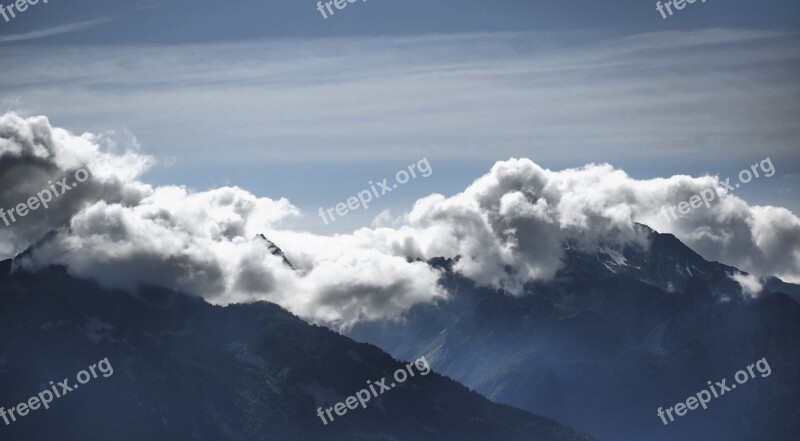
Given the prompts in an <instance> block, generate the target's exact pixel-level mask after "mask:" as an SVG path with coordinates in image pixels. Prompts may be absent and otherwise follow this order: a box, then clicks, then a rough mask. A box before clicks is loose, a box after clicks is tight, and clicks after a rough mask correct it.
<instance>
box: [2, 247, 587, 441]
mask: <svg viewBox="0 0 800 441" xmlns="http://www.w3.org/2000/svg"><path fill="white" fill-rule="evenodd" d="M265 240H266V239H265ZM268 245H269V246H270V247H271V248H272V247H273V246H274V245H272V244H271V243H269V244H268ZM275 252H276V253H279V252H280V250H277V249H276V250H275ZM286 263H287V264H289V263H288V261H287V262H286ZM0 339H2V341H3V345H2V349H0V406H4V407H5V408H6V409H9V408H11V407H15V406H17V404H18V403H23V402H27V401H28V399H29V398H30V397H35V396H37V394H38V393H39V392H40V391H43V390H48V389H49V388H50V385H49V384H50V383H49V382H50V381H55V382H60V381H61V380H62V379H70V383H69V384H67V385H70V384H72V383H75V384H74V385H73V389H74V390H73V391H71V392H69V393H68V394H65V395H64V396H62V397H60V398H58V399H55V400H54V401H53V402H52V403H51V404H50V406H49V409H46V410H45V409H42V408H41V407H39V409H38V410H36V411H30V412H29V413H27V414H26V415H24V416H19V415H18V416H17V419H16V421H12V422H10V424H5V425H4V423H2V420H0V439H2V440H15V441H16V440H25V441H44V440H53V439H59V440H69V441H72V440H75V441H77V440H80V441H94V440H97V441H101V440H102V441H107V440H114V441H125V440H137V441H140V440H165V441H166V440H170V441H172V440H208V441H212V440H213V441H218V440H242V441H244V440H385V441H390V440H391V441H396V440H409V441H412V440H476V441H477V440H489V439H491V440H509V441H510V440H543V441H578V440H583V441H591V438H590V437H588V436H586V435H583V434H580V433H577V432H576V431H574V430H571V429H569V428H567V427H565V426H563V425H561V424H559V423H557V422H556V421H553V420H551V419H549V418H543V417H539V416H536V415H532V414H530V413H528V412H525V411H522V410H519V409H514V408H512V407H510V406H507V405H502V404H496V403H492V402H490V401H489V400H487V399H486V398H484V397H482V396H480V395H479V394H477V393H475V392H473V391H470V390H469V389H467V388H466V387H464V386H462V385H460V384H458V383H456V382H455V381H453V380H451V379H449V378H446V377H444V376H441V375H439V374H437V373H435V372H430V373H429V374H428V375H425V376H421V375H417V376H415V377H414V378H410V379H408V380H407V381H405V382H404V383H402V384H398V385H397V386H396V387H393V388H392V390H390V391H385V392H382V393H380V395H379V396H377V398H373V399H372V401H371V402H370V403H369V405H368V407H366V409H363V408H360V407H359V408H356V409H355V410H350V411H349V412H348V413H347V414H345V415H343V416H336V419H335V420H334V421H328V422H327V424H326V423H323V421H321V419H320V418H319V417H318V415H317V409H318V408H320V407H321V408H323V409H324V408H327V407H331V406H334V405H335V404H336V403H338V402H344V401H345V398H346V397H347V396H349V395H354V394H356V393H357V392H358V391H359V390H362V389H366V388H367V387H368V386H367V381H368V380H371V381H375V380H379V379H380V378H382V377H389V376H390V375H392V374H393V372H394V371H395V370H396V369H398V368H400V369H402V368H403V366H404V365H403V364H402V363H401V362H400V361H397V360H395V359H393V358H392V357H390V356H389V355H387V354H386V353H384V352H383V351H381V350H380V349H378V348H377V347H375V346H372V345H370V344H364V343H356V342H354V341H352V340H350V339H349V338H347V337H345V336H342V335H341V334H339V333H336V332H334V331H331V330H329V329H327V328H324V327H319V326H315V325H311V324H308V323H306V322H305V321H303V320H301V319H299V318H298V317H296V316H294V315H292V314H290V313H289V312H287V311H286V310H284V309H282V308H281V307H279V306H277V305H274V304H271V303H267V302H257V303H251V304H235V305H230V306H227V307H221V306H215V305H211V304H209V303H207V302H205V301H204V300H202V299H200V298H197V297H193V296H190V295H187V294H183V293H180V292H176V291H171V290H167V289H164V288H160V287H156V286H143V287H141V289H140V290H139V292H138V293H137V295H131V294H128V293H126V292H123V291H118V290H114V289H106V288H103V287H101V286H99V285H97V284H96V283H94V282H92V281H88V280H81V279H78V278H76V277H73V276H71V275H70V274H68V272H67V271H66V270H65V269H64V268H63V267H58V266H51V267H46V268H44V269H41V270H37V271H35V272H29V271H26V270H22V269H19V268H17V265H15V262H14V261H13V260H6V261H3V262H0ZM102 359H107V360H108V363H109V364H110V365H111V366H112V367H113V374H112V375H110V376H108V377H107V378H104V377H103V376H99V377H98V378H96V379H92V380H91V381H90V382H88V383H86V384H85V385H84V384H81V385H80V386H81V387H80V389H78V388H77V386H79V385H78V384H77V382H76V378H77V377H76V374H77V373H79V372H80V371H81V370H82V369H86V368H87V367H88V366H90V365H91V364H92V363H96V362H97V361H98V360H102ZM433 368H434V371H435V367H433ZM23 413H24V412H23Z"/></svg>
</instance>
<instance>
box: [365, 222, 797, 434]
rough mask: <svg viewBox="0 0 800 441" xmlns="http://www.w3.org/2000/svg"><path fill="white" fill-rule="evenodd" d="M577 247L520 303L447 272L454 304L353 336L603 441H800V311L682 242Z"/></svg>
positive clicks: (655, 239)
mask: <svg viewBox="0 0 800 441" xmlns="http://www.w3.org/2000/svg"><path fill="white" fill-rule="evenodd" d="M642 228H646V227H643V226H642ZM566 248H568V249H567V251H566V259H565V263H564V267H563V268H562V269H561V270H560V271H559V272H558V273H557V274H556V277H555V278H554V279H553V280H551V281H548V282H537V283H531V284H529V286H527V289H526V293H525V295H523V296H519V297H513V296H509V295H505V294H503V293H500V292H496V291H494V290H491V289H486V288H481V287H477V286H475V285H474V284H473V283H472V282H470V281H469V280H466V279H464V278H462V277H460V276H459V275H457V274H455V273H454V272H453V271H452V269H451V266H452V262H451V261H446V260H442V259H437V260H435V261H433V262H431V264H433V265H436V266H439V267H441V268H443V269H444V270H445V271H446V274H447V276H446V278H445V282H444V284H445V285H446V287H447V288H448V290H450V292H452V293H454V295H453V299H452V300H451V301H449V302H442V303H440V304H438V305H435V306H419V307H415V308H414V309H412V311H411V312H410V314H408V316H407V319H406V320H405V321H404V322H402V323H366V324H360V325H358V326H356V327H355V328H354V329H352V330H351V331H350V332H349V335H350V336H351V337H353V338H355V339H356V340H359V341H366V342H371V343H374V344H376V345H378V346H380V347H381V348H383V349H385V350H387V351H388V352H389V353H391V354H393V355H394V356H396V357H401V358H402V357H405V356H407V355H408V354H425V355H426V357H427V358H428V359H429V360H431V362H432V363H435V364H436V365H437V366H439V369H440V370H441V372H443V373H445V374H446V375H448V376H451V377H452V378H455V379H457V380H458V381H460V382H462V383H464V384H466V385H467V386H469V387H470V388H473V389H475V390H477V391H478V392H481V393H482V394H484V395H486V396H487V397H489V398H491V399H493V400H496V401H499V402H504V403H508V404H512V405H514V406H518V407H521V408H524V409H526V410H529V411H532V412H534V413H538V414H542V415H546V416H549V417H552V418H555V419H558V420H559V421H562V422H565V423H566V424H568V425H570V426H572V427H576V428H578V429H579V430H584V431H587V432H589V433H592V434H593V435H595V436H597V437H598V438H599V439H608V440H618V441H634V440H642V439H647V440H664V441H666V440H675V439H683V440H708V439H725V440H728V441H731V440H741V441H750V440H756V439H769V440H790V439H798V438H797V437H796V435H795V434H796V433H797V432H798V430H799V429H800V418H798V416H800V415H799V414H798V409H800V381H798V375H797V368H796V367H797V366H798V365H800V304H798V303H797V302H795V301H793V300H792V299H791V298H790V297H788V296H787V295H785V294H783V293H779V292H769V284H768V286H767V289H765V290H763V291H762V292H761V293H760V295H759V296H758V297H757V298H756V299H753V298H751V297H750V296H747V295H744V293H743V292H742V289H741V288H740V286H739V284H738V283H736V282H735V281H733V280H732V279H731V277H730V275H731V274H743V273H741V272H739V271H738V270H736V269H735V268H733V267H729V266H726V265H722V264H719V263H715V262H707V261H705V260H704V259H702V257H700V256H699V255H697V254H696V253H695V252H693V251H692V250H690V249H689V248H688V247H686V246H685V245H683V244H682V243H681V242H680V241H679V240H678V239H676V238H675V237H674V236H672V235H665V234H658V233H656V232H653V231H651V237H650V246H649V248H647V249H641V248H637V247H626V248H623V249H619V248H617V249H615V248H613V247H600V249H597V250H594V251H593V252H588V251H586V250H578V249H575V248H573V247H571V246H569V245H566ZM764 357H765V358H766V359H767V360H768V362H769V364H770V366H771V368H772V373H771V375H770V376H768V377H766V378H761V377H758V378H757V379H754V380H753V381H752V382H749V383H747V384H746V385H743V386H741V387H740V388H739V389H737V390H735V391H734V392H733V393H730V395H729V396H728V395H726V396H725V397H724V399H720V400H715V401H714V402H712V403H711V405H710V407H709V408H708V409H707V410H703V411H702V412H697V411H695V412H690V413H689V414H688V415H686V416H684V417H682V418H679V419H678V420H677V421H675V422H672V423H670V424H669V425H668V426H665V425H664V424H663V423H662V421H661V420H660V419H659V417H658V416H657V414H656V412H657V409H658V408H659V407H664V408H667V407H671V406H674V405H675V404H676V403H678V402H679V401H685V400H686V398H687V397H689V396H691V395H694V394H695V393H697V392H698V391H700V390H701V389H703V388H704V387H707V381H710V380H714V381H718V380H721V379H722V378H728V379H729V380H728V381H729V382H730V381H732V378H733V375H734V374H735V373H736V372H737V371H738V370H739V369H743V368H746V367H747V366H748V365H750V364H752V363H755V362H756V361H757V360H759V359H762V358H764Z"/></svg>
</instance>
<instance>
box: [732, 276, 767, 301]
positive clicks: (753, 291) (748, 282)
mask: <svg viewBox="0 0 800 441" xmlns="http://www.w3.org/2000/svg"><path fill="white" fill-rule="evenodd" d="M730 278H731V279H733V280H735V281H736V283H738V284H739V286H741V287H742V292H744V293H745V294H747V295H749V296H750V297H754V298H755V297H757V296H758V295H759V294H760V293H761V290H762V289H763V288H764V285H763V284H762V283H761V281H760V280H759V279H758V277H756V276H753V275H751V274H743V273H734V274H731V275H730Z"/></svg>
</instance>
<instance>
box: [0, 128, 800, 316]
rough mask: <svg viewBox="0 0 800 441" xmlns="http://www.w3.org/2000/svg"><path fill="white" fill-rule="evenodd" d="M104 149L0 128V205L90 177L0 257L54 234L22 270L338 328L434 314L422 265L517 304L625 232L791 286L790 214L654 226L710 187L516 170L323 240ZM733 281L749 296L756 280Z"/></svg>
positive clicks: (709, 215)
mask: <svg viewBox="0 0 800 441" xmlns="http://www.w3.org/2000/svg"><path fill="white" fill-rule="evenodd" d="M106 138H107V137H104V136H99V135H92V134H83V135H74V134H71V133H70V132H68V131H66V130H63V129H59V128H54V127H51V125H50V124H49V122H48V120H47V119H46V118H44V117H31V118H22V117H19V116H18V115H15V114H7V115H4V116H3V117H1V118H0V183H2V184H3V186H2V188H3V193H2V195H0V203H2V206H4V207H7V206H11V205H13V204H15V203H17V202H18V201H22V200H25V198H26V197H27V196H29V195H32V194H34V193H33V192H35V191H36V190H37V189H39V188H42V186H43V185H44V182H46V181H47V180H48V179H51V178H52V177H54V176H60V175H62V174H64V173H66V172H67V171H69V170H71V169H72V168H74V167H78V166H81V165H85V166H87V167H88V168H90V169H91V170H92V173H93V174H94V177H93V178H92V180H91V181H87V183H86V185H85V187H81V189H82V190H81V191H80V192H77V193H75V195H74V196H73V195H72V194H71V193H70V194H69V198H65V199H64V200H59V201H58V202H57V203H55V204H54V205H53V206H51V207H50V208H49V209H48V210H44V211H39V212H37V213H39V214H40V216H39V217H30V218H28V217H26V218H24V219H22V220H21V222H17V223H15V224H13V225H11V226H10V227H7V228H3V229H0V237H1V238H2V239H3V242H2V243H3V244H4V245H3V246H4V247H5V248H4V249H3V250H2V252H3V253H4V254H6V255H9V254H12V253H15V252H18V251H20V250H21V249H23V248H24V247H26V246H27V245H28V244H29V243H31V242H33V241H35V240H37V239H38V238H40V237H41V236H42V235H44V234H45V233H46V232H47V231H49V230H50V229H53V228H58V229H59V233H60V234H57V235H55V236H52V237H50V238H49V239H48V240H45V241H43V242H42V243H40V244H39V245H37V247H36V248H35V249H34V252H33V253H32V254H31V255H29V256H28V257H26V258H25V259H24V260H23V262H22V265H24V266H26V267H38V266H41V265H46V264H50V263H58V264H61V265H64V266H66V267H67V268H68V269H69V271H71V272H72V273H74V274H77V275H79V276H83V277H90V278H92V279H94V280H97V281H98V282H99V283H101V284H103V285H106V286H113V287H120V288H125V289H129V290H135V289H136V287H137V286H138V285H139V284H141V283H149V284H157V285H163V286H167V287H170V288H175V289H179V290H183V291H187V292H190V293H193V294H196V295H200V296H203V297H204V298H206V299H208V300H209V301H211V302H214V303H219V304H227V303H231V302H247V301H254V300H268V301H271V302H275V303H278V304H280V305H282V306H284V307H286V308H287V309H289V310H291V311H292V312H295V313H296V314H299V315H301V316H303V317H306V318H309V319H311V320H315V321H319V322H325V323H329V324H333V325H336V326H343V327H346V326H349V325H352V324H353V323H355V322H357V321H360V320H377V319H399V318H400V317H402V315H403V313H404V312H405V311H407V310H408V309H409V308H410V307H412V306H413V305H415V304H420V303H431V302H436V301H439V300H442V299H446V298H447V296H448V294H447V293H446V292H445V291H444V290H443V289H442V288H441V287H440V285H439V277H440V273H439V271H437V270H435V269H433V268H431V267H430V266H428V265H427V264H426V263H424V261H425V260H427V259H431V258H434V257H447V258H453V259H455V260H456V263H455V266H454V268H455V270H456V271H458V272H459V273H461V274H463V275H464V276H466V277H468V278H470V279H472V280H474V281H475V282H477V283H478V284H480V285H485V286H490V287H494V288H497V289H502V290H504V291H506V292H508V293H511V294H520V293H522V291H523V288H524V285H525V283H527V282H528V281H531V280H546V279H549V278H551V277H552V276H553V275H554V274H555V272H556V271H557V270H558V268H559V267H560V265H561V257H562V253H563V246H564V243H565V242H569V243H570V245H572V246H576V247H585V248H588V249H592V248H596V247H598V246H601V245H607V244H627V243H635V244H639V245H641V246H647V243H646V238H645V237H642V236H640V232H639V230H638V229H636V228H634V222H635V221H639V222H642V223H645V224H648V225H650V226H652V227H654V228H656V229H658V230H660V231H662V232H664V231H667V232H672V233H674V234H676V235H677V236H678V237H679V238H680V239H682V240H684V241H685V242H686V243H687V244H688V245H689V246H691V247H693V248H695V249H698V250H701V254H703V255H704V256H706V257H707V258H708V257H710V258H714V259H716V260H720V261H722V262H725V263H729V264H734V265H736V266H738V267H740V268H741V269H743V270H746V271H748V272H749V273H751V274H753V275H754V276H753V277H757V276H760V275H767V274H775V275H777V276H779V277H782V278H784V279H788V280H790V281H795V280H798V279H800V277H798V276H800V219H798V218H797V217H796V216H795V215H794V214H792V213H791V212H789V211H788V210H785V209H782V208H777V207H761V206H749V205H748V204H747V203H746V202H744V201H743V200H742V199H740V198H738V197H736V196H735V195H727V196H725V197H723V198H721V199H718V200H716V201H714V203H713V204H712V205H711V206H710V207H709V208H708V209H706V208H705V207H701V208H697V209H694V210H693V211H691V212H690V213H689V214H687V215H685V216H683V217H681V218H678V219H676V220H673V221H668V220H666V219H665V216H664V215H663V212H662V209H663V207H664V206H665V205H674V204H677V203H678V202H680V201H683V200H687V199H689V198H690V197H691V196H692V195H694V194H699V193H700V192H701V191H702V190H703V189H707V188H719V187H720V182H719V178H718V177H715V176H700V177H690V176H672V177H669V178H657V179H648V180H639V179H635V178H632V177H630V176H629V175H628V174H626V173H625V172H624V171H622V170H619V169H615V168H614V167H612V166H611V165H608V164H588V165H586V166H583V167H580V168H571V169H566V170H560V171H553V170H549V169H546V168H543V167H541V166H539V165H537V164H536V163H534V162H533V161H531V160H530V159H525V158H521V159H513V158H512V159H509V160H506V161H500V162H497V163H496V164H495V165H494V166H493V167H492V168H491V170H489V171H488V173H486V174H485V175H484V176H481V177H479V178H478V179H477V180H475V181H474V182H473V183H472V184H471V185H469V186H468V187H467V188H466V189H464V191H462V192H460V193H458V194H455V195H452V196H449V197H448V196H445V195H441V194H432V195H430V196H427V197H424V198H421V199H419V200H418V201H417V202H416V203H415V204H414V206H413V207H412V208H411V210H410V211H408V212H407V213H405V214H403V215H402V216H399V217H395V218H392V216H391V215H390V214H388V213H382V214H381V215H380V219H379V221H378V222H377V223H376V226H374V227H372V228H361V229H358V230H356V231H353V232H352V233H351V234H337V235H334V236H321V235H315V234H312V233H308V232H303V231H294V230H290V229H286V228H284V227H282V225H283V223H284V222H285V221H286V220H288V219H291V218H293V217H295V216H297V215H299V214H300V213H299V210H298V209H297V208H296V207H295V206H294V205H292V204H291V203H290V202H289V201H288V200H287V199H285V198H282V199H277V200H275V199H270V198H264V197H257V196H255V195H253V194H251V193H249V192H248V191H246V190H244V189H241V188H238V187H223V188H217V189H211V190H207V191H199V192H198V191H192V190H190V189H187V188H185V187H179V186H157V187H153V186H150V185H147V184H144V183H142V182H141V181H140V177H141V174H142V173H143V172H144V171H145V170H146V169H147V167H148V166H150V165H151V163H152V160H151V159H150V158H148V157H147V156H143V155H141V154H140V153H138V151H137V149H136V145H135V142H133V141H131V143H132V144H133V145H131V146H128V147H123V146H121V145H119V144H115V143H114V142H110V141H108V140H107V139H106ZM261 233H263V234H265V235H266V236H267V237H268V238H269V239H270V240H271V241H273V242H274V243H276V244H277V245H278V246H279V247H280V248H281V249H282V250H283V251H284V252H285V253H286V256H287V257H288V260H289V261H290V262H291V264H292V265H291V266H289V265H286V264H285V263H284V260H283V257H282V256H279V255H275V254H274V253H273V251H272V250H271V249H270V247H269V246H268V244H267V243H266V242H265V241H264V240H262V239H260V238H258V235H259V234H261ZM740 279H741V281H740V283H741V284H742V286H743V287H745V288H746V289H749V290H750V291H751V292H753V290H754V289H755V288H756V286H755V284H754V282H753V280H756V279H742V278H740Z"/></svg>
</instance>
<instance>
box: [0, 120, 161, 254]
mask: <svg viewBox="0 0 800 441" xmlns="http://www.w3.org/2000/svg"><path fill="white" fill-rule="evenodd" d="M103 138H104V137H103V136H98V135H93V134H84V135H81V136H76V135H73V134H71V133H69V132H68V131H66V130H63V129H59V128H54V127H51V126H50V123H49V121H48V120H47V118H45V117H41V116H40V117H32V118H22V117H20V116H18V115H16V114H14V113H7V114H5V115H2V116H0V208H2V209H3V210H4V213H6V214H5V217H4V220H1V221H0V256H6V257H7V256H11V255H13V254H14V253H16V252H19V251H20V250H21V249H24V248H25V247H27V246H28V245H30V244H31V242H33V241H35V240H37V239H39V238H40V237H41V236H42V232H43V231H44V232H47V231H49V230H51V229H54V228H58V227H60V226H62V225H64V224H66V223H67V222H69V220H70V219H71V218H72V216H74V215H75V214H77V213H78V212H79V211H80V210H81V209H82V208H84V207H86V206H88V205H90V204H92V203H93V202H96V201H99V200H106V201H109V202H111V203H117V204H122V205H125V206H133V205H136V204H138V203H139V201H140V200H141V199H142V198H143V197H144V196H145V195H146V194H147V193H148V192H149V191H150V188H149V186H147V185H145V184H142V183H141V182H137V181H136V180H135V179H136V178H137V177H138V176H139V175H140V174H141V173H142V172H144V171H145V170H146V168H147V167H148V165H149V164H150V163H151V162H152V159H151V158H149V157H147V156H144V155H141V154H139V153H137V152H136V146H135V144H134V145H130V146H129V147H128V148H127V149H124V148H123V147H122V146H110V147H109V148H106V149H104V148H103V147H102V145H103V144H105V143H104V142H103ZM107 147H108V146H107ZM80 168H85V169H87V170H88V171H89V172H91V177H90V178H89V179H87V180H86V181H84V182H82V183H77V184H76V179H74V173H75V172H76V171H77V170H78V169H80ZM62 177H68V178H69V179H68V181H67V185H68V186H70V187H72V188H71V189H70V190H68V191H67V190H65V189H64V188H63V187H61V186H59V185H54V186H51V183H55V182H56V181H58V180H60V179H61V178H62ZM81 177H83V175H81ZM84 179H85V177H84ZM70 184H76V185H74V186H73V185H70ZM52 189H55V190H56V191H57V192H59V193H62V192H63V195H60V196H55V195H52V192H53V191H52ZM44 190H47V191H49V192H51V195H52V201H51V202H49V208H47V209H44V207H43V206H42V205H39V206H38V208H37V209H36V210H32V211H28V212H27V213H26V214H25V216H24V217H23V216H21V215H20V214H19V213H18V212H17V213H16V214H15V213H14V212H13V211H12V213H11V214H8V212H9V211H11V210H16V207H18V206H19V204H26V203H27V202H28V200H29V199H30V198H31V197H34V196H36V195H37V194H38V193H39V192H42V191H44ZM45 198H46V196H45ZM24 211H25V210H23V212H24Z"/></svg>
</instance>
